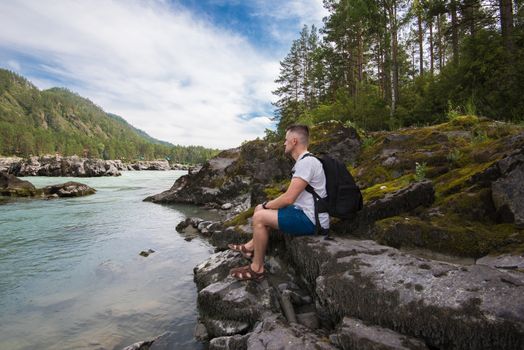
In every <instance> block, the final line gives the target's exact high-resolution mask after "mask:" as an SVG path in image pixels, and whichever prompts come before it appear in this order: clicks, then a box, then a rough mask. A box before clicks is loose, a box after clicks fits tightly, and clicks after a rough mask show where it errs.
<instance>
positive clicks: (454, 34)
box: [450, 0, 459, 64]
mask: <svg viewBox="0 0 524 350" xmlns="http://www.w3.org/2000/svg"><path fill="white" fill-rule="evenodd" d="M450 10H451V42H452V46H453V62H454V63H455V64H458V63H459V42H458V26H459V24H458V19H457V3H456V0H452V1H451V6H450Z"/></svg>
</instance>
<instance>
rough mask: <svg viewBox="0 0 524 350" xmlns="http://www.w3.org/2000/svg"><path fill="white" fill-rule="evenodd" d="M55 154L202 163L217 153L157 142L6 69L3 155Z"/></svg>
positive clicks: (0, 116)
mask: <svg viewBox="0 0 524 350" xmlns="http://www.w3.org/2000/svg"><path fill="white" fill-rule="evenodd" d="M50 153H51V154H54V153H61V154H62V155H73V154H76V155H80V156H82V155H88V156H90V157H94V158H104V159H123V160H133V159H146V160H147V159H158V158H167V159H169V160H171V161H176V162H183V163H198V162H203V161H205V160H206V159H208V158H209V157H211V156H212V155H214V154H216V153H217V150H210V149H206V148H204V147H200V146H187V147H186V146H175V145H173V144H171V143H169V142H165V141H160V140H157V139H155V138H153V137H151V136H149V135H148V134H147V133H145V132H144V131H142V130H140V129H137V128H135V127H133V126H132V125H131V124H129V123H128V122H127V121H126V120H124V119H123V118H122V117H120V116H118V115H115V114H111V113H107V112H105V111H104V110H103V109H102V108H100V107H99V106H97V105H96V104H94V103H93V102H92V101H90V100H89V99H87V98H84V97H81V96H80V95H78V94H76V93H74V92H71V91H69V90H67V89H64V88H51V89H48V90H43V91H40V90H39V89H38V88H37V87H36V86H34V85H33V84H32V83H31V82H30V81H28V80H27V79H25V78H24V77H22V76H20V75H18V74H16V73H13V72H11V71H8V70H5V69H0V154H1V155H6V156H7V155H19V156H29V155H31V154H32V155H42V154H50Z"/></svg>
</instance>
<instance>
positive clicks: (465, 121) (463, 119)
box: [450, 115, 480, 127]
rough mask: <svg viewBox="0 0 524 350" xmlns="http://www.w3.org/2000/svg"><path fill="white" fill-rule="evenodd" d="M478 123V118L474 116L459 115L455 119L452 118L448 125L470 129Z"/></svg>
mask: <svg viewBox="0 0 524 350" xmlns="http://www.w3.org/2000/svg"><path fill="white" fill-rule="evenodd" d="M479 122H480V120H479V117H477V116H476V115H461V116H458V117H456V118H453V119H452V120H451V121H450V124H451V125H453V126H459V127H471V126H475V125H477V124H478V123H479Z"/></svg>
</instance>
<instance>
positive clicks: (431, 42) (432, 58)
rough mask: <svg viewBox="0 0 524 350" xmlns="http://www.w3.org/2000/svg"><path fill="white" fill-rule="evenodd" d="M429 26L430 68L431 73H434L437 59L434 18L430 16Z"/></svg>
mask: <svg viewBox="0 0 524 350" xmlns="http://www.w3.org/2000/svg"><path fill="white" fill-rule="evenodd" d="M428 26H429V69H430V71H431V75H433V73H434V62H433V60H434V59H435V58H434V57H433V18H430V19H429V21H428Z"/></svg>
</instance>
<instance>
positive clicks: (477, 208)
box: [435, 188, 496, 223]
mask: <svg viewBox="0 0 524 350" xmlns="http://www.w3.org/2000/svg"><path fill="white" fill-rule="evenodd" d="M435 205H436V206H437V207H438V208H439V210H441V211H442V212H443V213H446V214H457V215H460V216H461V217H462V218H464V219H466V220H475V221H479V222H484V223H494V222H495V220H496V209H495V205H494V204H493V200H492V198H491V188H481V189H479V190H477V191H474V192H469V191H463V192H459V193H454V194H452V195H449V196H447V197H443V198H440V199H439V200H437V202H436V203H435Z"/></svg>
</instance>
